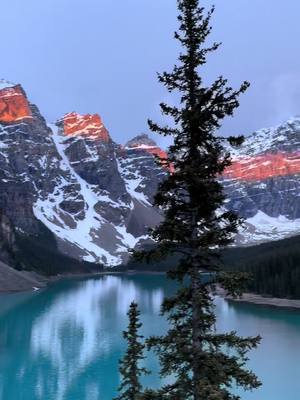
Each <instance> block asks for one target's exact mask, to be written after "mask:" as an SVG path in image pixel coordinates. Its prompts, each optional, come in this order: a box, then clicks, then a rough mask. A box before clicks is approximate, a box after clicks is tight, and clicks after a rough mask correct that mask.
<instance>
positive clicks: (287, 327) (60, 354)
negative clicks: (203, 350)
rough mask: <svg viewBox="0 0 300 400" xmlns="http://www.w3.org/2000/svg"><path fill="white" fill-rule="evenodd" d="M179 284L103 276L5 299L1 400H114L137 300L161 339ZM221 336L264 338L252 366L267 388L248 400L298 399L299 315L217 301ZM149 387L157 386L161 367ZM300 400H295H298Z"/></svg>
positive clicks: (0, 326) (1, 304) (150, 361)
mask: <svg viewBox="0 0 300 400" xmlns="http://www.w3.org/2000/svg"><path fill="white" fill-rule="evenodd" d="M172 291H174V287H173V284H172V283H170V282H168V281H167V280H166V279H165V278H164V277H163V276H159V275H151V276H149V275H148V276H147V275H140V276H127V277H124V276H104V277H100V278H97V279H85V280H82V279H78V280H67V281H65V282H59V283H57V284H55V285H54V286H53V287H50V288H49V289H47V290H45V291H42V292H39V293H33V294H18V295H5V296H4V295H2V296H0V400H40V399H43V400H111V399H112V398H113V397H114V396H115V394H116V393H115V389H116V388H117V386H118V383H119V374H118V368H117V367H118V360H119V359H120V357H121V356H122V354H123V351H124V342H123V341H122V340H121V331H122V330H123V329H124V328H125V326H126V325H127V317H126V312H127V309H128V306H129V304H130V302H131V301H132V300H136V301H137V302H138V303H139V305H140V307H141V310H142V320H143V323H144V327H143V333H144V335H145V336H149V335H153V334H161V333H162V332H163V331H165V329H166V323H165V321H164V320H163V319H162V318H161V317H160V316H159V315H158V314H159V308H160V304H161V301H162V298H163V296H164V295H168V294H170V293H171V292H172ZM216 312H217V315H218V326H217V328H218V330H220V331H230V330H237V331H238V332H239V333H240V334H242V335H257V334H258V333H260V334H262V336H263V342H262V345H261V346H260V347H259V350H258V351H255V352H253V353H252V354H251V357H250V358H251V360H250V362H249V365H250V366H251V367H252V368H253V369H254V370H255V372H256V373H257V374H258V376H259V377H260V378H261V379H262V380H263V382H264V386H263V388H262V389H261V390H260V391H257V392H253V393H252V394H251V393H250V394H248V393H247V394H244V393H242V399H243V400H257V399H264V400H282V399H284V398H286V399H291V400H292V399H296V398H297V395H298V393H299V392H300V369H299V359H300V313H299V312H298V313H293V312H288V311H286V310H272V309H270V308H264V307H255V306H248V305H242V304H239V305H237V304H232V303H227V302H225V301H224V300H223V299H222V298H216ZM146 363H147V364H146V366H147V367H148V368H149V369H151V370H152V371H154V374H153V375H152V376H150V377H147V379H146V380H145V383H146V384H147V385H149V386H156V385H159V377H158V375H157V370H158V366H157V362H156V360H155V358H154V357H153V356H152V355H150V357H149V358H147V360H146ZM296 393H297V395H296Z"/></svg>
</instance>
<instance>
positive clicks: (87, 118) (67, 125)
mask: <svg viewBox="0 0 300 400" xmlns="http://www.w3.org/2000/svg"><path fill="white" fill-rule="evenodd" d="M60 122H62V125H63V133H64V134H65V135H66V136H73V137H74V136H81V137H84V138H86V139H93V140H101V141H103V142H106V143H108V142H109V141H110V140H111V139H110V136H109V133H108V130H107V129H106V128H105V126H104V124H103V122H102V119H101V117H100V115H98V114H84V115H81V114H79V113H76V112H71V113H68V114H66V115H65V116H64V117H63V118H62V120H61V121H60Z"/></svg>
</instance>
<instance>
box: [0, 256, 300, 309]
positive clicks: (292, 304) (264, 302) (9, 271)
mask: <svg viewBox="0 0 300 400" xmlns="http://www.w3.org/2000/svg"><path fill="white" fill-rule="evenodd" d="M2 274H3V275H4V276H0V294H9V293H18V292H30V291H36V290H40V289H47V287H49V285H51V284H54V283H56V282H58V281H61V280H64V279H76V278H78V279H80V278H93V277H94V278H95V277H97V276H104V275H126V276H132V275H165V272H160V271H137V270H129V271H113V270H104V271H99V272H88V273H78V274H76V273H73V274H68V273H67V274H60V275H56V276H52V277H45V276H42V275H40V274H37V273H34V272H29V271H16V270H14V269H13V268H11V267H8V266H7V265H5V264H4V263H2V262H0V275H2ZM1 278H2V279H1ZM3 278H4V279H3ZM217 294H218V295H219V296H221V297H223V298H224V299H225V300H226V301H228V302H232V303H245V304H254V305H257V306H265V307H272V308H277V309H280V308H281V309H290V310H297V311H298V310H299V311H300V299H299V300H293V299H284V298H276V297H265V296H261V295H258V294H255V293H244V294H243V296H242V297H241V298H236V299H234V298H232V297H230V296H226V293H225V292H224V290H222V289H221V288H217Z"/></svg>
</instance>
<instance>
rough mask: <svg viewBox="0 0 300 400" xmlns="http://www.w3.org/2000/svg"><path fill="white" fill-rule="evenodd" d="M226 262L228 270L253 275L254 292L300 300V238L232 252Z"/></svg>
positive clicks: (230, 250) (250, 285)
mask: <svg viewBox="0 0 300 400" xmlns="http://www.w3.org/2000/svg"><path fill="white" fill-rule="evenodd" d="M224 263H225V265H226V269H230V270H240V271H246V272H249V273H251V275H252V279H251V281H249V284H248V288H247V289H248V290H249V291H250V292H254V293H258V294H261V295H266V296H273V297H281V298H291V299H300V236H295V237H292V238H288V239H283V240H278V241H274V242H270V243H265V244H261V245H259V246H253V247H246V248H238V249H229V250H227V251H226V252H225V253H224Z"/></svg>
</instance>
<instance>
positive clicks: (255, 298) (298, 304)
mask: <svg viewBox="0 0 300 400" xmlns="http://www.w3.org/2000/svg"><path fill="white" fill-rule="evenodd" d="M225 299H226V300H228V301H232V302H235V303H251V304H256V305H259V306H267V307H278V308H290V309H295V310H300V300H292V299H280V298H276V297H264V296H260V295H258V294H253V293H244V294H243V296H242V297H241V298H238V299H233V298H232V297H229V296H227V297H225Z"/></svg>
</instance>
